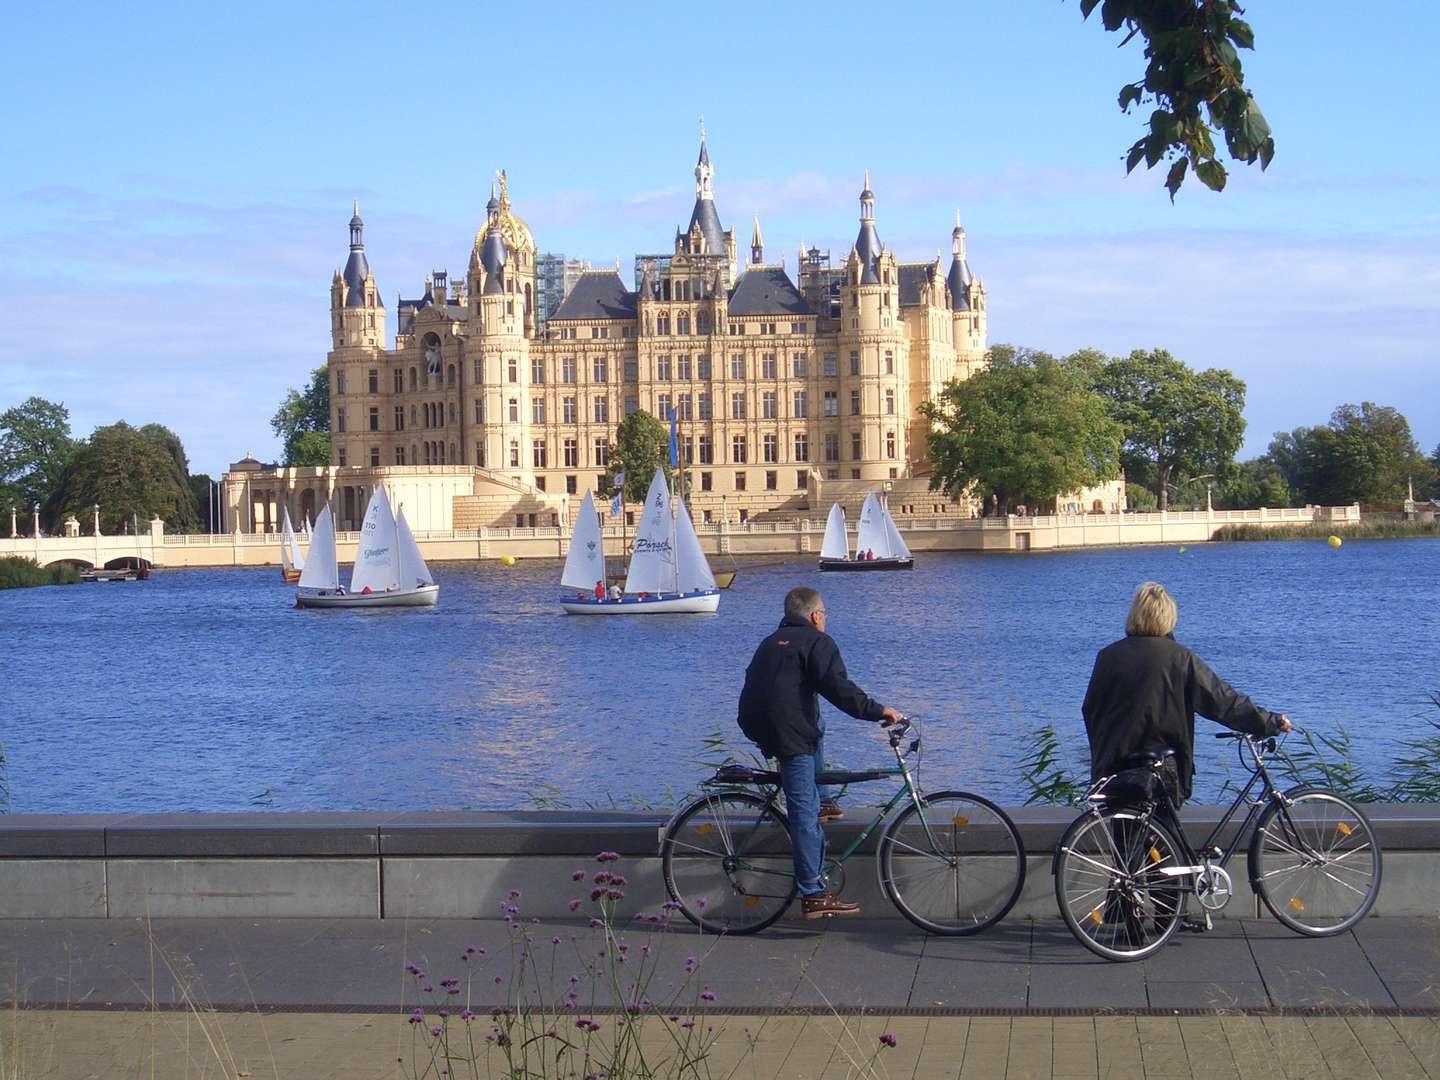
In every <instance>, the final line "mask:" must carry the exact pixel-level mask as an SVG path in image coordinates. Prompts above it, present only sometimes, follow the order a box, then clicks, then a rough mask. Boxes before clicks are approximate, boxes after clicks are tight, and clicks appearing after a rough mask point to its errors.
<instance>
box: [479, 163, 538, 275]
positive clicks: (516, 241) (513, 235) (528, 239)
mask: <svg viewBox="0 0 1440 1080" xmlns="http://www.w3.org/2000/svg"><path fill="white" fill-rule="evenodd" d="M499 183H500V190H499V197H498V200H497V199H496V198H492V199H491V200H490V203H489V204H487V209H489V207H490V206H493V207H495V209H494V210H492V211H491V212H490V217H489V218H488V219H487V220H486V222H485V224H484V225H482V226H480V231H479V232H477V233H476V234H475V250H476V251H483V250H484V247H485V237H486V236H487V235H488V234H489V232H490V229H491V226H492V225H493V226H494V227H495V230H496V231H497V232H498V233H499V234H500V239H501V240H503V241H505V246H506V247H507V248H509V249H510V250H511V251H513V252H515V253H516V254H522V253H523V254H526V255H532V256H533V255H534V254H535V252H536V250H537V249H536V247H535V236H534V234H533V233H531V232H530V226H529V225H526V224H525V222H524V221H522V220H521V219H520V218H519V217H518V216H516V214H515V213H514V212H513V211H512V210H511V209H510V192H509V190H508V188H507V185H506V179H505V173H504V171H503V170H502V171H501V173H500V176H499Z"/></svg>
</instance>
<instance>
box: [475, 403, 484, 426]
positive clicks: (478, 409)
mask: <svg viewBox="0 0 1440 1080" xmlns="http://www.w3.org/2000/svg"><path fill="white" fill-rule="evenodd" d="M475 423H477V424H483V423H485V399H484V398H478V397H477V398H476V399H475Z"/></svg>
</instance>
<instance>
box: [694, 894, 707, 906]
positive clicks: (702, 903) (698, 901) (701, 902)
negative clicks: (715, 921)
mask: <svg viewBox="0 0 1440 1080" xmlns="http://www.w3.org/2000/svg"><path fill="white" fill-rule="evenodd" d="M707 903H709V901H708V900H706V899H705V897H703V896H700V897H697V898H696V900H695V906H696V907H698V908H703V907H704V906H705V905H706V904H707Z"/></svg>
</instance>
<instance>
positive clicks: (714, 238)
mask: <svg viewBox="0 0 1440 1080" xmlns="http://www.w3.org/2000/svg"><path fill="white" fill-rule="evenodd" d="M696 222H699V223H700V234H701V235H702V236H704V237H705V243H706V244H708V245H709V247H710V254H712V255H724V254H725V229H724V228H723V227H722V226H721V224H720V212H719V211H718V210H716V209H715V200H714V199H701V198H696V200H695V209H694V211H693V212H692V213H691V214H690V225H689V227H688V228H687V229H686V230H685V231H686V232H687V233H688V232H689V231H690V229H693V228H695V223H696Z"/></svg>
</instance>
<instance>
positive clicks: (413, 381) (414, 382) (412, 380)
mask: <svg viewBox="0 0 1440 1080" xmlns="http://www.w3.org/2000/svg"><path fill="white" fill-rule="evenodd" d="M417 384H418V382H417V377H416V374H415V369H414V368H413V367H412V368H411V369H410V389H411V390H412V391H413V390H414V389H415V388H416V386H417Z"/></svg>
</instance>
